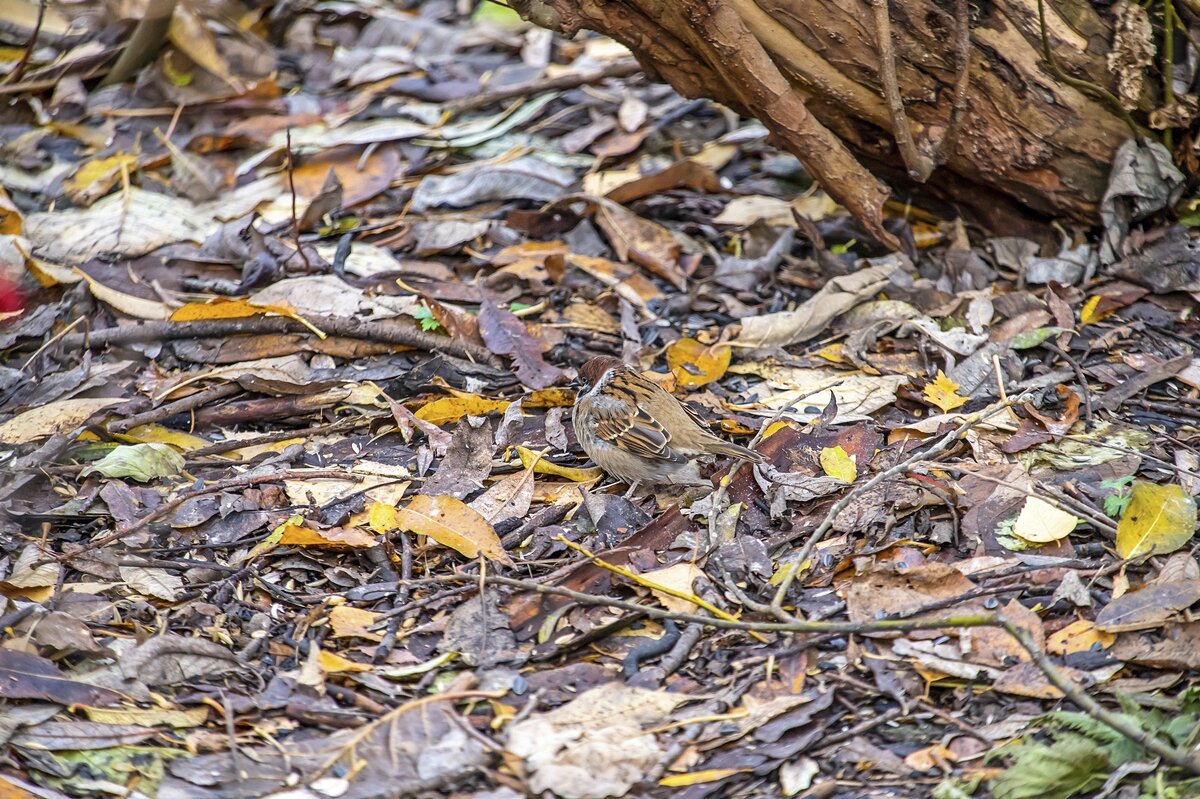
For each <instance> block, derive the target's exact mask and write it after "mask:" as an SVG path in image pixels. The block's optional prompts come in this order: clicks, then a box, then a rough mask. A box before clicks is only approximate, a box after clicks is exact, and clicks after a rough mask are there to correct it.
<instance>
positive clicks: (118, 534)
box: [37, 469, 361, 565]
mask: <svg viewBox="0 0 1200 799" xmlns="http://www.w3.org/2000/svg"><path fill="white" fill-rule="evenodd" d="M360 479H361V476H360V475H357V474H354V473H353V472H346V471H339V470H336V469H290V470H285V471H282V472H272V473H270V474H249V475H243V476H241V477H234V478H233V479H230V480H221V481H219V482H216V483H212V484H211V485H206V486H201V487H200V488H194V489H192V490H191V491H183V492H181V493H180V494H179V495H178V496H176V497H175V499H173V500H171V501H170V502H164V503H163V504H162V505H159V506H158V507H157V508H155V509H154V510H152V511H150V512H149V513H147V514H146V515H145V516H143V517H142V518H140V519H138V520H137V521H136V522H134V523H133V524H131V525H130V526H129V527H126V528H125V529H124V530H115V531H113V532H111V533H109V534H108V535H103V536H100V537H99V538H97V539H96V540H94V541H89V542H88V543H87V544H86V545H85V546H84V547H82V548H81V549H78V550H76V551H74V552H72V553H70V554H69V555H58V556H56V557H53V558H50V559H48V560H43V561H41V562H40V563H38V564H37V565H41V564H42V563H55V562H57V563H62V562H64V561H67V560H70V559H71V558H76V557H79V556H80V555H82V554H83V553H85V552H91V551H92V550H95V549H99V548H100V547H102V546H104V545H105V544H111V543H112V542H113V541H117V540H120V539H122V538H126V537H127V536H131V535H133V534H134V533H136V532H138V531H139V530H142V529H145V528H146V527H149V526H150V524H151V523H152V522H154V521H155V520H156V519H161V518H162V517H164V516H169V515H170V514H172V513H174V512H175V511H176V510H178V509H179V508H180V507H181V506H182V505H183V503H185V502H187V501H188V500H190V499H195V498H196V497H202V496H206V495H208V494H217V493H220V492H221V491H226V490H229V489H234V488H249V487H250V486H254V485H258V484H259V483H280V482H283V481H284V480H360Z"/></svg>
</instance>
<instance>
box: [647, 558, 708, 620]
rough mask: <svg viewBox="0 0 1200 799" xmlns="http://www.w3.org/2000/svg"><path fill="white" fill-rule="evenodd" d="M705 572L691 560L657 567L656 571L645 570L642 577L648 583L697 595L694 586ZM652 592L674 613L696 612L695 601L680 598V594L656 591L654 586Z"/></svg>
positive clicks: (676, 591)
mask: <svg viewBox="0 0 1200 799" xmlns="http://www.w3.org/2000/svg"><path fill="white" fill-rule="evenodd" d="M703 576H704V572H703V571H701V570H700V567H698V566H697V565H696V564H694V563H692V562H690V561H680V562H679V563H676V564H674V565H671V566H667V567H666V568H664V569H655V570H654V571H648V572H644V573H643V574H642V579H643V580H645V581H646V582H648V583H652V584H654V585H658V586H662V587H663V588H668V589H670V590H671V591H674V592H675V593H677V594H690V595H693V596H694V595H695V594H694V593H693V592H694V590H695V589H693V588H692V586H693V585H694V584H695V582H696V580H697V578H699V577H703ZM650 592H651V593H652V594H654V598H655V599H657V600H658V601H659V602H661V603H662V606H663V607H664V608H666V609H667V610H669V611H671V612H673V613H695V612H696V608H697V607H698V606H697V605H696V603H695V602H689V601H688V600H686V599H680V598H679V597H678V596H673V595H671V594H669V593H667V592H665V591H656V590H654V589H653V588H651V589H650Z"/></svg>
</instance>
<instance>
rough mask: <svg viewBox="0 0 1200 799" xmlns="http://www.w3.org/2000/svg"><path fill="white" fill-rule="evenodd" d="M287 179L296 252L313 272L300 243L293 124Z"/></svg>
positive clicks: (289, 127)
mask: <svg viewBox="0 0 1200 799" xmlns="http://www.w3.org/2000/svg"><path fill="white" fill-rule="evenodd" d="M286 146H287V179H288V190H289V191H290V192H291V193H292V238H293V239H295V241H296V254H297V255H299V256H300V260H301V261H303V262H304V268H305V270H307V271H309V272H311V271H312V264H311V263H309V262H308V255H307V254H306V253H305V252H304V246H303V245H302V244H301V243H300V218H299V217H297V216H296V178H295V174H296V156H295V154H294V153H293V152H292V126H291V125H288V126H287V140H286Z"/></svg>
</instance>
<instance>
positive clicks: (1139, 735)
mask: <svg viewBox="0 0 1200 799" xmlns="http://www.w3.org/2000/svg"><path fill="white" fill-rule="evenodd" d="M1000 626H1001V628H1003V629H1004V631H1005V632H1007V633H1008V634H1009V635H1011V636H1012V637H1013V638H1015V639H1017V643H1019V644H1020V645H1021V647H1022V648H1023V649H1024V650H1025V651H1026V652H1028V653H1029V657H1030V658H1032V659H1033V662H1034V663H1035V664H1036V665H1037V667H1038V668H1039V669H1041V671H1042V674H1044V675H1046V679H1047V680H1049V681H1050V684H1051V685H1053V686H1054V687H1055V688H1057V689H1058V690H1060V691H1062V692H1063V695H1064V696H1065V697H1066V698H1067V699H1070V700H1071V701H1072V702H1074V703H1075V704H1076V705H1077V706H1078V707H1079V708H1080V709H1081V710H1083V712H1084V713H1087V714H1088V715H1089V716H1091V717H1092V718H1094V719H1095V720H1096V721H1099V722H1101V723H1102V724H1106V725H1108V726H1109V727H1111V728H1112V729H1114V730H1116V731H1117V732H1119V733H1121V734H1122V735H1124V736H1125V737H1126V738H1128V739H1129V740H1131V741H1134V742H1135V743H1137V744H1138V745H1140V746H1141V747H1142V748H1143V749H1148V750H1150V751H1151V752H1153V753H1154V754H1156V755H1158V756H1159V757H1161V758H1162V759H1163V760H1165V761H1167V762H1168V763H1170V764H1172V765H1174V766H1179V767H1180V768H1182V769H1186V770H1187V771H1190V772H1191V773H1193V774H1200V757H1196V756H1193V755H1189V754H1186V753H1185V752H1181V751H1179V750H1178V749H1174V748H1172V747H1170V746H1168V745H1167V744H1165V743H1163V741H1162V740H1161V739H1159V738H1158V737H1157V736H1155V735H1153V734H1151V733H1150V732H1148V731H1146V730H1144V729H1142V728H1141V727H1140V726H1139V725H1137V724H1134V723H1133V722H1131V721H1130V720H1129V719H1128V718H1126V717H1125V716H1123V715H1121V714H1119V713H1113V712H1111V711H1109V710H1106V709H1105V708H1104V707H1103V706H1102V705H1101V704H1100V703H1099V702H1097V701H1096V700H1095V699H1092V698H1091V697H1090V696H1088V695H1087V694H1086V693H1084V692H1083V691H1082V690H1080V688H1079V686H1077V685H1076V684H1075V683H1073V682H1072V681H1071V679H1070V678H1069V677H1067V675H1065V674H1063V673H1062V671H1060V670H1059V668H1058V667H1057V666H1055V665H1054V664H1053V663H1051V662H1050V658H1049V657H1047V656H1046V653H1045V652H1043V651H1042V650H1040V649H1038V646H1037V642H1035V641H1034V640H1033V636H1032V635H1030V634H1029V631H1028V630H1026V629H1025V628H1024V627H1020V626H1018V625H1016V624H1014V623H1013V622H1011V621H1008V620H1007V619H1001V624H1000Z"/></svg>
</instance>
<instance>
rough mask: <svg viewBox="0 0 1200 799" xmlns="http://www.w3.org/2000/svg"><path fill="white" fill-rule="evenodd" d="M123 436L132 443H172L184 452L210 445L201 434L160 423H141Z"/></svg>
mask: <svg viewBox="0 0 1200 799" xmlns="http://www.w3.org/2000/svg"><path fill="white" fill-rule="evenodd" d="M122 438H128V439H129V440H130V443H132V444H170V445H171V446H172V447H176V448H178V449H181V450H183V451H184V452H190V451H191V450H194V449H200V448H201V447H207V446H208V442H207V441H205V440H204V439H203V438H200V436H194V435H192V434H191V433H184V432H181V431H179V430H172V429H171V428H169V427H163V426H162V425H160V424H140V425H138V426H137V427H134V428H132V429H131V430H130V431H129V432H128V433H126V434H125V435H124V436H122Z"/></svg>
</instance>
